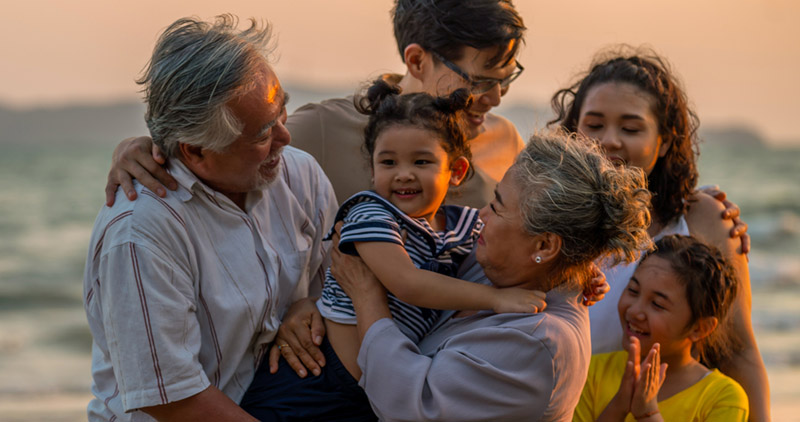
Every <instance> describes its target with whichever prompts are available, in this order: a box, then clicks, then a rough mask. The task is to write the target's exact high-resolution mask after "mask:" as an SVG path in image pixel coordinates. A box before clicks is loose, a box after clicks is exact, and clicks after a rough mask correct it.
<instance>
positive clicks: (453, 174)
mask: <svg viewBox="0 0 800 422" xmlns="http://www.w3.org/2000/svg"><path fill="white" fill-rule="evenodd" d="M468 170H469V160H467V158H466V157H464V156H461V157H458V158H456V159H455V160H453V162H452V163H450V185H452V186H458V185H460V184H461V182H463V181H464V178H465V177H467V171H468Z"/></svg>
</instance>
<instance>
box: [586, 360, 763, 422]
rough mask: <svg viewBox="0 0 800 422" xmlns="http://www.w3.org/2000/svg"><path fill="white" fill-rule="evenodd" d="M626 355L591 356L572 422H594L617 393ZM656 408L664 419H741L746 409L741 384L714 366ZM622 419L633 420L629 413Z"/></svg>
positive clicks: (723, 421) (711, 421) (670, 421)
mask: <svg viewBox="0 0 800 422" xmlns="http://www.w3.org/2000/svg"><path fill="white" fill-rule="evenodd" d="M627 358H628V352H625V351H621V352H612V353H603V354H599V355H594V356H592V361H591V363H590V364H589V376H588V378H587V379H586V385H584V387H583V393H582V394H581V399H580V401H579V402H578V407H577V408H575V414H574V415H573V416H572V421H573V422H589V421H596V420H597V418H598V417H599V416H600V414H601V413H603V410H605V408H606V406H607V405H608V403H610V402H611V399H612V398H613V397H614V395H615V394H617V390H618V389H619V383H620V381H621V380H622V375H623V373H624V372H625V363H626V361H627ZM658 409H659V411H660V412H661V415H662V416H663V417H664V421H665V422H673V421H674V422H679V421H680V422H694V421H698V422H699V421H708V422H715V421H720V422H735V421H742V422H745V421H747V417H748V413H749V409H750V408H749V406H748V404H747V395H746V394H745V392H744V390H743V389H742V387H741V386H740V385H739V384H738V383H737V382H736V381H734V380H733V379H731V378H730V377H728V376H726V375H724V374H722V373H721V372H719V371H718V370H716V369H715V370H713V371H712V372H711V373H709V374H708V375H706V376H705V377H703V379H701V380H700V381H698V382H697V383H695V384H694V385H692V386H691V387H689V388H687V389H685V390H683V391H681V392H680V393H678V394H675V395H673V396H672V397H670V398H668V399H666V400H664V401H660V402H658ZM625 421H626V422H635V419H634V418H633V415H631V414H630V413H629V414H628V416H627V417H626V418H625Z"/></svg>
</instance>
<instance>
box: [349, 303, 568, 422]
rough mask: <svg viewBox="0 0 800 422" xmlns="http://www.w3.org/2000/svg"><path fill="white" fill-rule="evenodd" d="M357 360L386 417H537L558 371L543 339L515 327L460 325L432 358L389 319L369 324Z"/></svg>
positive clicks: (377, 406) (371, 396) (363, 383)
mask: <svg viewBox="0 0 800 422" xmlns="http://www.w3.org/2000/svg"><path fill="white" fill-rule="evenodd" d="M512 344H513V347H508V345H512ZM358 363H359V366H360V367H361V369H362V370H363V376H362V378H361V380H360V385H361V386H362V387H363V388H364V389H365V390H366V392H367V396H368V397H369V399H370V402H371V403H372V406H373V409H374V410H375V412H376V414H377V415H378V416H379V417H380V418H381V420H386V421H455V420H457V421H486V420H492V421H519V420H539V419H540V418H541V417H542V415H543V414H544V412H545V410H546V409H547V406H548V403H549V402H550V396H551V394H552V391H553V386H554V378H555V376H554V369H553V356H552V354H551V353H550V351H549V350H548V349H547V348H546V347H545V345H544V343H542V342H541V341H540V340H539V339H537V338H536V337H535V336H532V335H530V334H529V333H526V332H523V331H522V330H519V329H517V328H513V327H483V328H476V329H473V330H469V331H466V332H462V333H460V334H458V335H455V336H453V337H451V338H449V339H448V340H447V341H446V342H445V343H444V344H443V345H442V347H441V348H440V349H439V350H438V352H437V353H436V354H435V355H434V356H433V357H428V356H425V355H422V354H420V351H419V349H418V348H417V346H416V345H415V344H414V343H413V342H411V341H410V340H409V339H408V338H407V337H406V336H404V335H403V334H402V333H401V332H400V330H399V329H398V328H397V326H396V325H395V324H394V322H393V321H392V320H391V319H388V318H386V319H382V320H380V321H377V322H376V323H375V324H373V325H372V327H370V329H369V330H368V331H367V334H366V336H365V337H364V340H363V342H362V345H361V349H360V352H359V356H358ZM388 380H391V381H388Z"/></svg>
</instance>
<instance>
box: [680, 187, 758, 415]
mask: <svg viewBox="0 0 800 422" xmlns="http://www.w3.org/2000/svg"><path fill="white" fill-rule="evenodd" d="M696 199H697V201H695V202H692V204H691V208H690V209H689V212H688V214H687V215H686V220H687V223H688V224H689V232H690V233H691V234H692V235H693V236H695V237H697V238H699V239H700V240H703V241H704V242H707V243H709V244H712V245H714V246H716V247H717V248H719V249H720V251H722V253H723V254H724V255H725V258H726V259H727V260H728V262H729V263H730V264H731V265H732V266H733V268H734V271H735V273H736V276H737V277H738V279H739V294H738V295H737V297H736V302H735V303H734V304H733V307H732V308H731V310H730V311H729V312H732V314H731V316H732V318H733V330H732V333H731V335H733V336H736V337H737V339H738V340H739V343H740V344H741V347H739V348H737V349H736V350H734V351H733V353H732V354H731V355H730V357H729V359H728V360H727V361H725V362H722V364H721V365H720V368H719V369H720V370H721V371H722V372H724V373H725V374H727V375H728V376H730V377H731V378H733V379H734V380H736V381H737V382H738V383H739V384H741V385H742V387H743V388H744V390H745V392H747V396H748V397H749V400H750V421H759V422H761V421H769V420H770V412H769V409H770V406H769V383H768V380H767V371H766V368H765V367H764V361H763V360H762V359H761V353H760V352H759V351H758V345H757V344H756V339H755V335H754V333H753V324H752V320H751V307H752V305H751V302H752V294H751V291H750V272H749V269H748V265H747V258H746V257H745V255H744V254H742V253H741V249H740V248H741V242H740V241H739V240H738V239H736V238H731V237H730V236H729V233H730V229H731V227H732V226H733V223H732V222H731V221H730V220H722V219H720V218H719V215H720V214H719V213H720V212H722V210H723V208H724V207H723V205H722V204H721V203H720V202H719V201H717V200H715V199H713V198H711V197H709V196H708V195H705V194H702V193H701V194H697V195H696Z"/></svg>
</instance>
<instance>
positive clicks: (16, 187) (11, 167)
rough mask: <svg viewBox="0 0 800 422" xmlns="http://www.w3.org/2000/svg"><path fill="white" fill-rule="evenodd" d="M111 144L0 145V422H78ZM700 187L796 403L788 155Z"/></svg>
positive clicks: (799, 205) (777, 152)
mask: <svg viewBox="0 0 800 422" xmlns="http://www.w3.org/2000/svg"><path fill="white" fill-rule="evenodd" d="M112 147H113V146H112V145H102V146H97V145H66V144H61V145H48V146H19V145H0V415H2V416H0V419H3V420H65V421H66V420H81V419H85V413H84V410H83V409H84V407H85V404H86V401H87V400H88V397H89V385H90V382H91V381H90V373H89V367H90V347H91V335H90V334H89V330H88V328H87V326H86V322H85V316H84V313H83V307H82V300H81V296H82V277H83V266H84V260H85V255H86V250H87V247H88V239H89V235H90V231H91V228H92V224H93V222H94V218H95V215H96V214H97V211H98V210H99V209H100V207H101V206H102V205H103V201H104V194H103V188H104V185H105V177H106V171H107V167H108V163H109V159H110V156H111V150H112ZM700 168H701V174H702V178H701V183H704V184H718V185H720V186H721V187H722V188H723V189H724V190H725V191H726V192H727V193H728V195H729V197H730V198H731V199H732V200H733V201H734V202H736V203H737V204H738V205H739V206H740V207H741V210H742V215H743V217H744V219H745V221H746V222H747V223H748V224H749V227H750V228H749V233H750V235H751V236H752V243H753V251H752V252H751V254H750V268H751V278H752V289H753V321H754V325H755V329H756V335H757V338H758V341H759V346H760V348H761V351H762V354H763V356H764V359H765V361H766V363H767V365H768V371H769V374H770V379H771V386H772V394H773V399H774V400H775V402H776V403H781V402H784V401H785V402H787V403H788V402H789V401H790V400H792V399H793V398H794V399H796V398H798V397H800V383H799V382H797V381H800V377H798V375H800V259H799V258H800V148H794V149H790V148H784V149H776V148H766V147H761V146H746V147H745V146H729V147H726V146H722V145H705V146H703V147H702V154H701V159H700Z"/></svg>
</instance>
